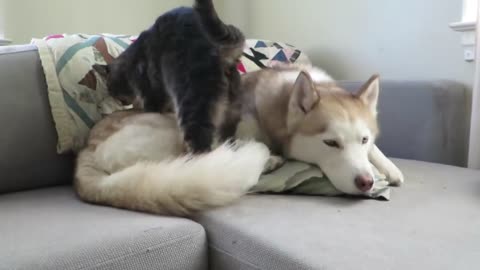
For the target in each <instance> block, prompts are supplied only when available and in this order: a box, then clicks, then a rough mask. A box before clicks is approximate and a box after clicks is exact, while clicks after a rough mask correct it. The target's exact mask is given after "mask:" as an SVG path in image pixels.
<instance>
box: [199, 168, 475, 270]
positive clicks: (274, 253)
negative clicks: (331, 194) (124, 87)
mask: <svg viewBox="0 0 480 270" xmlns="http://www.w3.org/2000/svg"><path fill="white" fill-rule="evenodd" d="M396 162H397V163H398V165H399V166H400V167H401V169H402V170H403V172H404V173H405V176H406V184H405V186H404V187H402V188H398V189H394V190H393V191H392V198H391V199H392V200H391V201H389V202H382V201H376V200H353V199H347V198H325V197H297V196H267V195H255V196H248V197H247V198H245V199H243V200H242V201H241V202H239V203H238V204H236V205H234V206H231V207H227V208H223V209H218V210H215V211H211V212H208V213H206V214H204V215H201V216H199V217H198V218H197V220H198V221H199V222H200V223H201V224H202V225H204V227H205V228H206V231H207V236H208V239H209V246H210V263H211V269H229V270H235V269H242V270H243V269H278V270H280V269H285V270H287V269H288V270H290V269H335V270H351V269H356V270H362V269H365V270H371V269H391V270H397V269H398V270H404V269H435V270H438V269H457V270H459V269H465V270H467V269H477V268H478V263H479V262H480V172H479V171H472V170H467V169H462V168H457V167H450V166H444V165H435V164H430V163H423V162H417V161H404V160H396Z"/></svg>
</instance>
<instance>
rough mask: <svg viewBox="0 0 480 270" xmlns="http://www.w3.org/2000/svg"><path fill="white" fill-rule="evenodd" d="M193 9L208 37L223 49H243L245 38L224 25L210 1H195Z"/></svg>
mask: <svg viewBox="0 0 480 270" xmlns="http://www.w3.org/2000/svg"><path fill="white" fill-rule="evenodd" d="M193 8H194V9H195V10H196V11H197V12H198V14H199V15H200V18H201V20H202V24H203V26H204V28H205V30H206V31H207V33H209V35H210V37H211V38H212V39H213V40H214V41H215V42H216V43H218V44H220V45H221V46H224V47H229V48H232V47H240V48H242V49H243V44H244V43H245V36H244V35H243V33H242V32H241V31H240V30H239V29H238V28H236V27H235V26H233V25H226V24H225V23H224V22H223V21H222V20H221V19H220V18H219V17H218V14H217V11H216V10H215V7H214V5H213V2H212V0H195V4H194V6H193Z"/></svg>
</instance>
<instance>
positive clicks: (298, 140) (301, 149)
mask: <svg viewBox="0 0 480 270" xmlns="http://www.w3.org/2000/svg"><path fill="white" fill-rule="evenodd" d="M378 95H379V79H378V76H373V77H372V78H371V79H370V80H369V81H368V82H367V83H366V84H365V85H364V86H363V87H362V88H361V89H360V90H359V91H358V92H356V93H354V94H351V93H348V92H347V91H345V90H342V89H340V88H338V87H337V86H335V85H333V84H316V83H314V82H313V80H312V79H311V77H310V75H308V74H307V73H305V72H301V73H300V75H299V76H298V78H297V80H296V82H295V84H294V86H293V90H292V92H291V95H290V99H289V105H288V116H287V126H288V127H287V129H288V132H289V135H290V138H291V140H290V144H289V147H288V149H286V151H287V155H288V156H289V157H291V158H294V159H296V160H301V161H305V162H309V163H312V164H316V165H317V166H319V167H320V168H321V169H322V170H323V172H324V173H325V174H326V175H327V176H328V178H329V179H330V181H331V182H332V184H333V185H334V186H335V187H336V188H337V189H338V190H340V191H342V192H345V193H347V194H363V193H368V192H369V191H371V189H372V187H373V184H374V176H373V169H372V166H371V164H370V162H369V159H368V155H369V151H370V149H371V147H372V145H373V144H374V142H375V138H376V136H377V133H378V127H377V119H376V116H377V101H378Z"/></svg>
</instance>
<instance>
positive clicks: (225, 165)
mask: <svg viewBox="0 0 480 270" xmlns="http://www.w3.org/2000/svg"><path fill="white" fill-rule="evenodd" d="M268 157H269V151H268V149H267V148H266V147H265V146H264V145H262V144H259V143H255V142H249V143H246V144H244V145H241V146H238V147H235V146H232V145H229V144H224V145H222V146H220V147H218V148H217V149H216V150H214V151H212V152H210V153H207V154H204V155H201V156H197V157H188V156H186V157H181V158H177V159H174V160H171V161H162V162H157V163H148V162H139V163H137V164H135V165H133V166H131V167H127V168H126V169H124V170H122V171H119V172H116V173H113V174H107V173H106V172H105V171H103V170H102V169H101V168H99V166H98V164H97V162H96V161H95V155H94V151H92V150H89V149H86V150H84V151H83V152H82V153H81V154H80V156H79V157H78V161H77V162H78V164H77V171H76V176H75V178H76V179H75V181H76V183H75V184H76V189H77V192H78V194H79V196H80V197H81V198H82V199H83V200H85V201H88V202H91V203H96V204H102V205H109V206H114V207H118V208H125V209H130V210H138V211H145V212H151V213H156V214H166V215H176V216H188V215H191V214H193V213H195V212H199V211H202V210H207V209H210V208H214V207H218V206H223V205H226V204H229V203H231V202H233V201H234V200H236V199H238V198H239V197H241V196H242V195H244V194H245V193H246V192H247V191H248V190H249V189H250V188H251V187H252V186H254V185H255V184H256V183H257V181H258V179H259V177H260V175H261V173H262V170H263V167H264V165H265V163H266V162H267V160H268Z"/></svg>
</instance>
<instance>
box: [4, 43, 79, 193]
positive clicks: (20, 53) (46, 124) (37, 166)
mask: <svg viewBox="0 0 480 270" xmlns="http://www.w3.org/2000/svg"><path fill="white" fill-rule="evenodd" d="M0 124H1V127H2V131H1V132H0V175H1V177H0V193H7V192H14V191H20V190H26V189H34V188H41V187H48V186H53V185H59V184H64V183H67V182H69V181H71V179H72V171H73V169H72V168H73V167H72V164H73V163H72V156H71V155H57V153H56V141H57V137H56V132H55V128H54V123H53V120H52V116H51V113H50V108H49V103H48V97H47V87H46V83H45V78H44V75H43V71H42V67H41V64H40V59H39V57H38V53H37V50H36V48H35V47H34V46H29V45H27V46H10V47H0Z"/></svg>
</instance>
